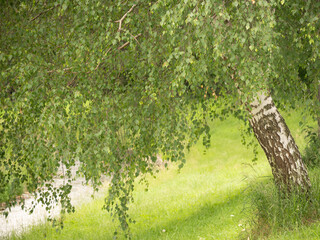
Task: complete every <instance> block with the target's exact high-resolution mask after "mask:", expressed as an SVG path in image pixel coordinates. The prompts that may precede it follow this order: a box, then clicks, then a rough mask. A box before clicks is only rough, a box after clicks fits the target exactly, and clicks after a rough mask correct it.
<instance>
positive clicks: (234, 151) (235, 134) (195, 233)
mask: <svg viewBox="0 0 320 240" xmlns="http://www.w3.org/2000/svg"><path fill="white" fill-rule="evenodd" d="M297 118H298V115H297V114H294V115H293V116H291V117H289V118H288V121H287V122H288V125H289V127H290V128H291V129H293V135H294V137H295V139H296V140H297V142H298V144H299V146H300V148H303V147H304V146H303V144H304V141H303V137H302V135H301V133H300V132H298V131H294V130H296V129H298V123H297V122H298V121H295V119H297ZM239 127H240V124H239V122H238V121H237V120H235V119H228V120H227V121H224V122H219V121H217V122H215V123H214V124H213V141H212V147H211V148H210V149H208V150H207V153H206V154H203V150H204V148H203V147H202V146H201V144H200V143H199V144H197V145H196V146H195V147H194V148H193V149H192V150H191V152H190V153H189V154H188V155H187V164H186V165H185V167H184V168H183V169H182V170H181V173H180V174H178V173H177V168H176V167H175V166H171V167H170V170H168V171H165V170H164V171H162V172H161V173H160V174H158V177H157V178H156V179H150V187H149V191H148V192H146V191H144V188H145V187H144V186H141V185H138V186H137V188H136V192H135V203H134V204H132V205H131V208H130V209H131V210H130V212H131V216H132V217H133V218H134V219H135V220H136V224H133V225H132V226H131V228H132V235H133V236H132V237H133V239H139V240H140V239H150V240H151V239H170V240H171V239H238V238H239V237H241V236H243V235H244V234H245V231H244V229H245V227H244V225H245V223H246V222H248V219H250V217H251V216H250V215H249V211H247V208H248V207H250V206H249V205H248V202H249V200H248V199H249V192H248V191H245V189H246V187H247V186H248V181H247V180H245V179H246V177H249V178H252V177H257V176H265V175H270V168H269V166H268V164H267V160H266V158H265V157H264V154H263V153H262V151H261V150H259V160H258V162H257V165H256V166H255V167H254V170H253V169H252V168H251V167H250V166H248V164H251V159H252V158H253V155H252V151H251V150H250V149H249V150H248V149H246V147H244V146H242V145H241V141H240V140H241V137H240V132H239ZM102 205H103V200H96V201H94V202H93V203H92V204H88V205H85V206H82V208H81V209H78V211H77V212H76V213H75V214H73V215H70V216H68V217H67V219H66V221H65V228H64V230H63V231H62V232H61V233H56V231H54V230H52V229H51V228H50V227H49V226H39V227H35V228H34V229H33V230H32V231H31V232H29V233H28V234H26V235H24V236H23V237H22V239H44V238H45V236H46V239H112V234H113V232H114V230H115V226H116V224H115V223H113V222H112V221H111V218H110V217H109V216H108V215H107V213H106V212H104V211H101V207H102ZM241 224H242V225H241ZM313 231H314V232H315V233H313ZM319 233H320V227H319V226H318V225H314V226H311V227H309V228H307V227H306V228H305V230H301V231H300V230H299V231H298V230H296V231H292V232H283V233H280V234H278V236H276V234H275V235H272V236H270V239H316V238H313V236H317V234H319ZM299 236H301V238H298V237H299ZM120 238H121V237H120Z"/></svg>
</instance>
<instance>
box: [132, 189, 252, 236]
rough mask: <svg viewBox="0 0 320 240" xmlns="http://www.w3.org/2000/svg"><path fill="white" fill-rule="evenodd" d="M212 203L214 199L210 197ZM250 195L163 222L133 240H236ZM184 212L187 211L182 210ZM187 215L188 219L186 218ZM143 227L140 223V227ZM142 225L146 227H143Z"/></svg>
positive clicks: (241, 193) (241, 194)
mask: <svg viewBox="0 0 320 240" xmlns="http://www.w3.org/2000/svg"><path fill="white" fill-rule="evenodd" d="M209 198H211V199H212V196H211V197H209ZM246 198H247V192H246V191H238V192H237V193H236V194H232V195H230V196H229V197H227V199H224V200H222V201H221V202H218V203H212V202H209V201H208V202H206V203H204V204H202V206H201V207H198V210H196V211H194V212H190V214H183V213H182V214H181V215H182V216H181V215H177V216H176V218H175V220H172V221H169V222H167V221H166V222H164V223H163V224H161V220H160V219H159V220H160V222H159V223H157V224H156V225H155V224H153V225H154V226H153V227H151V228H150V229H148V230H146V231H140V232H139V230H136V231H135V233H134V234H133V236H132V238H133V239H139V240H140V239H236V238H238V236H239V234H240V232H241V230H242V228H241V227H239V226H238V225H239V224H240V222H241V220H242V218H243V217H244V216H245V213H244V212H245V207H246V205H245V204H244V200H245V199H246ZM182 211H183V210H182ZM183 215H185V216H183ZM137 224H139V223H137ZM140 224H142V223H140Z"/></svg>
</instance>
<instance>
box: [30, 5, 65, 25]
mask: <svg viewBox="0 0 320 240" xmlns="http://www.w3.org/2000/svg"><path fill="white" fill-rule="evenodd" d="M59 6H60V4H58V5H57V6H54V7H51V8H48V9H46V10H44V11H43V12H41V13H39V14H38V15H37V16H35V17H34V18H32V19H31V20H30V22H32V21H34V20H36V19H37V18H38V17H40V16H41V15H42V14H45V13H46V12H49V11H50V10H52V9H55V8H56V7H59Z"/></svg>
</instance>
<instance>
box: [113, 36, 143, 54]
mask: <svg viewBox="0 0 320 240" xmlns="http://www.w3.org/2000/svg"><path fill="white" fill-rule="evenodd" d="M140 36H141V33H139V34H138V35H136V36H133V38H134V39H135V40H136V41H138V40H137V37H140ZM129 43H130V41H128V42H126V43H125V44H123V45H122V46H120V47H118V50H121V49H122V48H124V47H126V46H127V45H129ZM138 43H139V42H138Z"/></svg>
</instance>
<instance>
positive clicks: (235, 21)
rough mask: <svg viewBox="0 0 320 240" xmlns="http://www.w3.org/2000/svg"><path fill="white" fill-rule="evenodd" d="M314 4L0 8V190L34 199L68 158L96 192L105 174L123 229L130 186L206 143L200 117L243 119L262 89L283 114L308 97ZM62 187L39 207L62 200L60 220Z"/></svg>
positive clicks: (167, 2)
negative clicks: (13, 186)
mask: <svg viewBox="0 0 320 240" xmlns="http://www.w3.org/2000/svg"><path fill="white" fill-rule="evenodd" d="M319 5H320V3H319V2H318V1H310V0H309V1H299V0H295V1H290V2H286V1H284V0H281V1H276V0H270V1H262V0H261V1H259V0H257V1H255V0H248V1H237V0H235V1H220V0H216V1H210V0H208V1H198V0H185V1H175V0H163V1H155V2H151V1H143V0H140V1H139V0H137V1H98V0H92V1H84V0H73V1H71V0H60V1H47V0H39V1H22V0H21V1H10V0H8V1H2V2H1V6H0V13H1V20H0V27H1V29H0V31H1V32H0V33H1V35H0V38H1V42H0V43H1V44H0V69H1V81H0V101H1V109H0V133H1V138H0V157H1V161H0V191H3V190H4V188H5V186H6V185H7V184H8V183H10V182H11V181H12V179H18V180H19V181H20V184H22V183H24V184H26V185H27V188H28V191H30V192H34V191H35V190H39V189H40V187H41V186H43V184H44V183H47V184H48V183H50V181H52V179H53V176H54V174H55V172H56V170H57V168H58V167H59V165H60V164H64V165H65V166H66V167H67V169H70V167H71V166H73V165H75V163H76V162H77V161H79V162H80V163H81V165H80V169H79V174H83V175H84V176H85V178H86V180H87V181H88V182H91V183H93V186H94V188H97V186H99V185H100V184H101V181H100V177H101V175H102V174H105V175H109V176H111V186H110V190H109V196H108V198H107V200H106V208H107V209H108V210H110V211H111V212H113V213H115V214H116V215H117V216H118V218H119V220H120V222H121V225H122V228H123V229H126V228H127V224H128V223H127V221H128V215H127V212H126V210H127V204H128V202H130V201H132V198H131V196H132V195H131V193H132V191H133V186H134V185H133V182H134V180H135V179H136V178H137V177H142V178H140V179H142V180H143V176H145V174H146V173H151V174H152V173H153V162H155V161H156V159H157V155H161V156H162V157H163V159H165V160H171V161H179V162H181V163H182V164H183V162H184V150H185V149H186V148H188V147H190V146H191V145H192V144H193V143H194V142H195V141H197V140H198V139H199V137H200V136H201V135H202V134H203V133H204V138H203V142H204V144H205V145H208V144H209V139H210V135H209V127H208V124H207V120H208V118H209V117H211V118H214V117H224V116H225V115H227V114H230V113H232V114H235V115H236V116H238V117H240V118H245V117H246V112H245V110H246V108H247V105H246V103H247V102H248V100H250V99H251V98H252V97H253V96H254V95H255V93H256V92H257V91H260V90H261V89H263V90H268V91H269V90H270V91H271V92H272V94H273V96H274V97H275V98H276V99H277V100H278V103H279V104H282V105H284V104H286V103H287V101H286V100H288V99H289V101H290V104H292V103H294V100H300V99H301V97H302V96H306V92H308V94H311V95H312V96H314V93H315V90H316V87H317V85H318V83H317V81H313V79H316V77H317V76H318V72H317V71H319V70H318V69H319V67H318V64H319V32H318V29H319V21H318V13H319V11H318V10H319V7H320V6H319ZM301 68H303V69H305V71H306V72H307V74H308V79H311V80H310V81H311V82H309V83H307V82H301V81H299V71H298V70H299V69H301ZM297 83H299V84H297ZM297 86H298V87H297ZM310 86H313V87H312V88H311V87H310ZM308 87H309V88H308ZM315 112H316V111H315ZM69 174H70V173H69ZM15 181H16V180H15ZM48 187H49V188H50V186H49V185H48ZM69 191H70V185H69V183H67V184H66V185H65V186H62V187H61V188H59V189H56V194H51V195H50V194H49V195H48V194H47V193H46V191H42V193H41V194H40V195H39V201H43V202H48V200H49V199H50V198H51V197H54V198H55V197H61V198H62V202H63V206H64V207H66V208H67V209H68V210H69V211H71V210H72V207H71V206H70V204H69V203H68V201H65V200H68V197H67V194H68V192H69Z"/></svg>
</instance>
